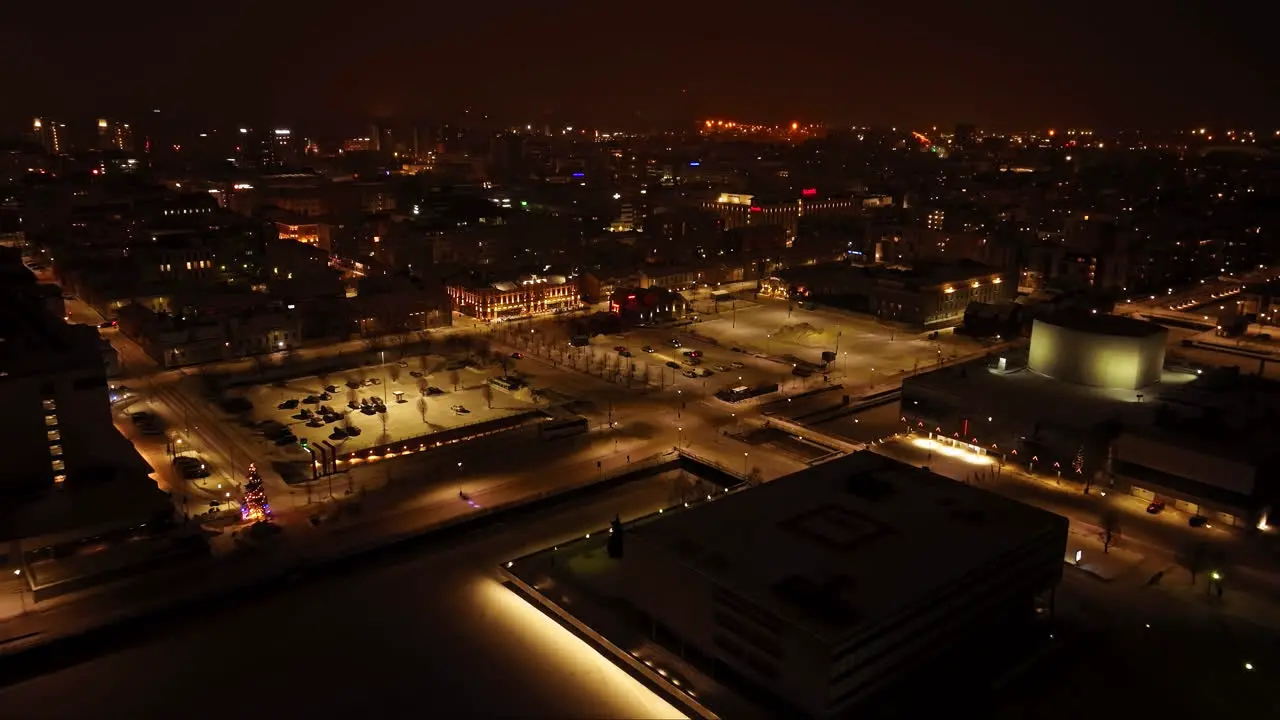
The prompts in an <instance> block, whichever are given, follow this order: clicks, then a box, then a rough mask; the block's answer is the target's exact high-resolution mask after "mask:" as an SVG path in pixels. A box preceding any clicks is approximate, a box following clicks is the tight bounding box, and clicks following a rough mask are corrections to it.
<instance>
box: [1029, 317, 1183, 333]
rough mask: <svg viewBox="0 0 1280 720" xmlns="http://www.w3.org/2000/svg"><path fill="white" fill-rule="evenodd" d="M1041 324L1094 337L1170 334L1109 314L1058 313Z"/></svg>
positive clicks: (1152, 324) (1153, 325)
mask: <svg viewBox="0 0 1280 720" xmlns="http://www.w3.org/2000/svg"><path fill="white" fill-rule="evenodd" d="M1039 322H1046V323H1048V324H1050V325H1057V326H1058V327H1061V328H1066V329H1068V330H1075V331H1078V332H1083V333H1090V334H1093V335H1112V336H1117V337H1132V338H1142V337H1150V336H1152V335H1164V334H1167V333H1168V330H1166V329H1165V328H1164V326H1163V325H1157V324H1156V323H1153V322H1147V321H1146V320H1137V319H1134V318H1131V317H1124V316H1121V315H1110V314H1107V313H1086V312H1057V313H1053V314H1051V315H1050V316H1048V317H1045V318H1042V319H1041V320H1040V321H1039Z"/></svg>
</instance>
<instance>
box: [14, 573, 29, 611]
mask: <svg viewBox="0 0 1280 720" xmlns="http://www.w3.org/2000/svg"><path fill="white" fill-rule="evenodd" d="M13 574H14V575H15V576H19V577H20V576H21V575H22V568H17V569H16V570H14V571H13ZM17 592H18V604H19V605H20V606H21V607H22V614H23V615H26V614H27V593H26V590H25V589H24V588H23V587H22V585H21V583H19V585H18V590H17Z"/></svg>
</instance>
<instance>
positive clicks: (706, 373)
mask: <svg viewBox="0 0 1280 720" xmlns="http://www.w3.org/2000/svg"><path fill="white" fill-rule="evenodd" d="M698 375H700V376H701V377H711V376H712V375H715V373H713V372H711V371H710V370H708V369H706V368H703V369H702V372H700V373H698Z"/></svg>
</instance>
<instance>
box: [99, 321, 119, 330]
mask: <svg viewBox="0 0 1280 720" xmlns="http://www.w3.org/2000/svg"><path fill="white" fill-rule="evenodd" d="M115 326H116V321H115V320H107V321H105V322H100V323H98V327H100V328H102V329H104V330H105V329H107V328H113V327H115Z"/></svg>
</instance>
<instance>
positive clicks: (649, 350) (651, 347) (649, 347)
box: [640, 345, 654, 353]
mask: <svg viewBox="0 0 1280 720" xmlns="http://www.w3.org/2000/svg"><path fill="white" fill-rule="evenodd" d="M640 349H641V350H643V351H645V352H647V353H651V352H654V349H653V346H652V345H645V346H644V347H642V348H640Z"/></svg>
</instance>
